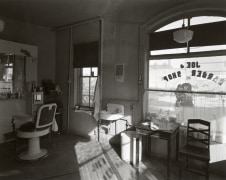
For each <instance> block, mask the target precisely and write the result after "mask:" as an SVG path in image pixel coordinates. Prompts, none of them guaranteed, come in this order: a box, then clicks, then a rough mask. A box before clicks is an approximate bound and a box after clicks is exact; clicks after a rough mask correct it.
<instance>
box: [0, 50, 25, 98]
mask: <svg viewBox="0 0 226 180" xmlns="http://www.w3.org/2000/svg"><path fill="white" fill-rule="evenodd" d="M24 90H25V56H21V55H14V54H5V53H0V99H11V98H13V99H14V98H22V96H23V94H24Z"/></svg>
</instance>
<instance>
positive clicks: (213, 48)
mask: <svg viewBox="0 0 226 180" xmlns="http://www.w3.org/2000/svg"><path fill="white" fill-rule="evenodd" d="M218 50H226V45H218V46H201V47H190V52H205V51H218Z"/></svg>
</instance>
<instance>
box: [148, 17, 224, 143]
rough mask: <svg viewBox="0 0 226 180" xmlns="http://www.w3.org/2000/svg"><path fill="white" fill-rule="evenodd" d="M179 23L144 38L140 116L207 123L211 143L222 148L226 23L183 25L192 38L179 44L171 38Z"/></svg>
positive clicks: (208, 20) (202, 20)
mask: <svg viewBox="0 0 226 180" xmlns="http://www.w3.org/2000/svg"><path fill="white" fill-rule="evenodd" d="M182 22H183V19H181V20H178V21H175V22H172V23H170V24H168V25H166V26H163V27H161V28H160V29H158V30H156V31H155V32H152V33H149V54H148V68H147V69H148V71H147V72H148V75H147V77H148V85H147V91H146V93H145V96H147V98H144V99H147V100H148V101H147V102H146V106H144V110H145V116H146V118H151V117H156V118H159V119H163V120H167V121H175V122H178V123H181V124H182V125H185V126H186V124H187V120H188V119H191V118H201V119H204V120H208V121H211V122H212V123H211V124H212V128H211V129H212V132H211V135H212V141H217V142H221V143H226V128H225V127H226V109H225V106H226V104H225V102H226V18H224V17H216V16H215V17H212V16H199V17H192V18H187V19H185V21H184V22H185V26H189V29H191V30H193V32H194V36H193V38H192V40H191V41H189V42H188V43H182V44H181V43H177V42H175V41H174V39H173V32H174V31H175V30H177V29H179V28H181V27H182ZM223 124H225V125H223Z"/></svg>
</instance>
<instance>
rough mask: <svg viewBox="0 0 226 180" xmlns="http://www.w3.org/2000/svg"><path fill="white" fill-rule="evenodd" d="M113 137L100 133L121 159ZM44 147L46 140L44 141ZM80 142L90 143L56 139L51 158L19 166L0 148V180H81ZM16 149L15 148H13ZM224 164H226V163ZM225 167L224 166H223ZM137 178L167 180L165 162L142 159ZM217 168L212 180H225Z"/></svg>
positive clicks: (188, 178) (192, 177)
mask: <svg viewBox="0 0 226 180" xmlns="http://www.w3.org/2000/svg"><path fill="white" fill-rule="evenodd" d="M112 136H113V135H111V134H110V135H107V134H105V133H103V132H102V133H101V136H100V137H101V138H100V139H101V140H100V141H101V143H108V141H109V140H110V144H111V143H112V147H113V149H114V150H115V151H116V152H117V153H118V154H119V155H120V144H117V143H115V142H117V140H114V138H112ZM43 141H44V142H43V145H44V146H45V139H44V140H43ZM78 141H88V140H87V139H84V138H81V137H78V136H75V135H64V134H61V135H53V138H52V149H51V153H50V155H49V157H47V158H45V159H42V160H40V161H35V162H32V163H24V162H18V161H17V160H16V159H15V152H14V151H13V150H12V149H10V146H8V145H6V144H1V145H0V179H1V180H14V179H15V180H20V179H21V180H25V179H27V180H36V179H52V180H80V179H81V178H80V173H79V170H78V166H77V159H76V155H75V151H74V145H75V144H76V143H77V142H78ZM12 147H13V146H12ZM224 164H225V162H224ZM224 164H222V165H224ZM177 166H178V165H177V163H176V162H173V164H172V177H171V179H172V180H176V179H178V176H177V175H178V167H177ZM134 168H135V169H136V170H137V173H138V174H142V175H143V177H144V176H145V177H146V179H150V180H164V179H166V160H165V159H164V158H158V157H154V156H153V157H146V156H145V155H143V159H142V161H141V162H140V163H139V164H138V165H137V166H136V167H134ZM214 168H216V167H210V169H211V173H210V180H225V179H226V175H225V173H223V174H222V172H217V171H216V172H217V173H216V174H214V172H215V171H214ZM216 170H217V169H216ZM204 179H205V178H204V177H202V176H198V175H196V174H192V173H188V172H184V173H183V174H182V180H204Z"/></svg>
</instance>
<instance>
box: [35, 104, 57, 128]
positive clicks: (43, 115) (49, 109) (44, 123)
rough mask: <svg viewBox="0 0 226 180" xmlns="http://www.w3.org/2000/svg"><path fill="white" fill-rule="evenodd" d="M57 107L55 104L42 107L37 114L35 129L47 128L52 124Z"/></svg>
mask: <svg viewBox="0 0 226 180" xmlns="http://www.w3.org/2000/svg"><path fill="white" fill-rule="evenodd" d="M56 109H57V105H56V104H55V103H51V104H44V105H42V106H41V107H40V108H39V109H38V112H37V118H36V126H35V127H36V129H40V128H45V127H49V126H51V125H52V124H53V120H54V118H55V113H56Z"/></svg>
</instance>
